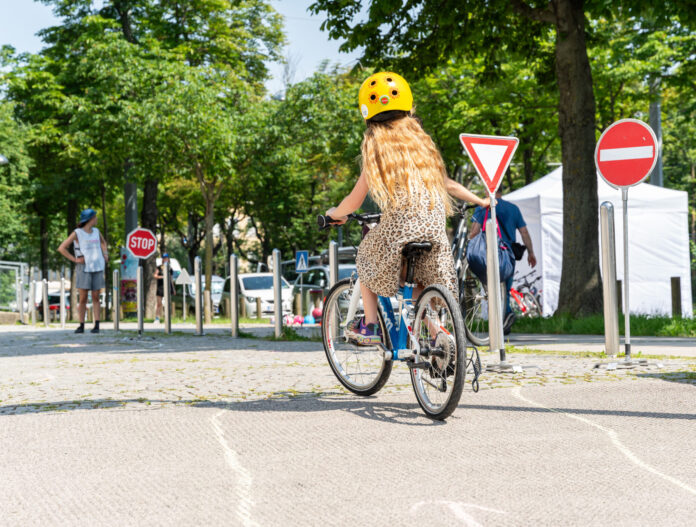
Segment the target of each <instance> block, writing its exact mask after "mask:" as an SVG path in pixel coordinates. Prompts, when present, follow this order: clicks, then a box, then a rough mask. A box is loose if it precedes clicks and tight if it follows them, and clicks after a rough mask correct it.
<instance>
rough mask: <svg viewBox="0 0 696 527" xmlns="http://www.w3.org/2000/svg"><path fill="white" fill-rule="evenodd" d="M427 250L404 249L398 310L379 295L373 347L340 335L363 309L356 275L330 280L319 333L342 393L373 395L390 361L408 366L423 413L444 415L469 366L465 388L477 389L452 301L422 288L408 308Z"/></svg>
mask: <svg viewBox="0 0 696 527" xmlns="http://www.w3.org/2000/svg"><path fill="white" fill-rule="evenodd" d="M380 217H381V215H380V214H379V213H375V214H363V215H360V214H350V215H349V216H348V219H349V221H356V222H357V223H358V224H360V225H362V226H365V225H370V224H376V223H378V222H379V219H380ZM317 223H318V225H319V228H320V229H327V228H329V227H331V226H332V224H335V220H334V219H333V218H331V217H329V216H322V215H319V216H318V217H317ZM431 249H432V244H431V243H430V242H412V243H407V244H406V245H405V246H404V248H403V251H402V254H403V255H404V258H405V259H406V281H405V285H404V286H403V287H402V288H400V290H399V293H398V294H397V296H396V298H397V300H398V308H397V313H396V314H395V312H394V309H392V305H391V299H390V298H387V297H383V296H380V297H378V303H377V305H378V310H377V313H378V322H379V324H380V327H381V330H382V335H383V337H382V338H383V342H382V343H381V344H380V345H379V346H374V347H366V346H357V345H355V344H353V343H351V342H350V340H349V339H348V338H347V337H346V335H345V328H346V324H347V323H348V322H349V321H351V320H352V319H353V318H354V317H355V316H359V315H361V314H362V312H363V309H362V301H361V296H360V278H359V277H355V276H351V277H350V278H346V279H344V280H341V281H339V282H337V283H336V284H334V286H333V287H332V288H331V289H330V290H329V293H328V294H327V295H326V298H325V300H324V308H323V313H324V314H323V320H322V326H321V332H322V341H323V343H324V351H325V353H326V358H327V360H328V362H329V365H330V366H331V369H332V370H333V372H334V374H335V375H336V377H337V378H338V380H339V381H340V383H341V384H342V385H343V386H345V387H346V388H347V389H348V390H350V391H351V392H353V393H354V394H356V395H361V396H367V395H372V394H374V393H377V392H378V391H379V390H380V389H382V387H384V385H385V384H386V382H387V380H388V379H389V375H390V374H391V371H392V367H393V365H394V363H395V362H396V361H401V362H404V363H405V364H406V365H407V366H408V368H409V374H410V378H411V384H412V385H413V390H414V392H415V395H416V399H417V400H418V404H419V405H420V407H421V408H422V409H423V411H424V412H425V414H426V415H427V416H428V417H430V418H432V419H437V420H443V419H446V418H447V417H448V416H450V415H451V414H452V412H453V411H454V410H455V408H456V407H457V405H458V404H459V399H460V397H461V394H462V390H463V387H464V382H465V374H466V369H467V366H468V365H469V364H473V367H474V375H475V378H474V381H473V382H472V385H473V386H474V389H475V390H478V375H479V372H480V361H479V360H478V357H476V360H475V361H474V360H473V355H472V358H471V359H470V361H469V362H467V357H466V355H467V354H466V333H465V330H464V321H463V319H462V315H461V313H460V311H459V305H458V303H457V301H456V300H455V299H454V297H453V295H452V293H451V292H450V291H449V290H448V289H447V288H446V287H444V286H442V285H431V286H428V287H426V288H425V290H424V291H423V293H421V295H420V297H419V298H418V300H417V301H416V302H415V305H414V301H413V298H412V295H413V289H414V287H415V284H414V283H413V273H414V269H415V264H416V262H417V261H418V258H419V257H420V256H421V255H422V254H423V253H425V252H429V251H430V250H431ZM433 333H434V334H435V335H434V337H433ZM474 383H475V384H474Z"/></svg>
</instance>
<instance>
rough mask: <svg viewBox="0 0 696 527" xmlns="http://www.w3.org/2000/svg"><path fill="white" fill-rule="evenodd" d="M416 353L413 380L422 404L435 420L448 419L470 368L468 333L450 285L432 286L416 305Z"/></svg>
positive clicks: (414, 324) (456, 403) (424, 409)
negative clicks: (467, 361)
mask: <svg viewBox="0 0 696 527" xmlns="http://www.w3.org/2000/svg"><path fill="white" fill-rule="evenodd" d="M413 334H414V336H416V338H417V339H418V344H419V346H420V349H421V350H422V351H423V352H426V351H427V354H426V353H423V355H422V356H421V355H419V354H416V355H415V362H414V364H413V365H412V367H411V383H412V384H413V390H414V392H415V393H416V399H418V404H420V407H421V408H422V409H423V411H424V412H425V413H426V415H427V416H428V417H430V418H432V419H438V420H441V419H446V418H447V417H449V416H450V415H451V414H452V412H454V409H455V408H456V407H457V405H458V404H459V399H460V397H461V396H462V390H463V388H464V376H465V370H466V335H465V330H464V321H463V319H462V314H461V312H460V311H459V305H458V304H457V302H456V300H455V299H454V297H453V296H452V293H450V292H449V290H448V289H447V288H445V287H444V286H441V285H431V286H429V287H427V288H426V289H425V291H423V293H422V294H421V296H420V298H419V299H418V303H417V305H416V317H415V320H414V322H413Z"/></svg>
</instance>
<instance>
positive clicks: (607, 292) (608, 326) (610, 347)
mask: <svg viewBox="0 0 696 527" xmlns="http://www.w3.org/2000/svg"><path fill="white" fill-rule="evenodd" d="M599 215H600V223H601V229H600V230H601V234H602V237H601V248H602V292H603V296H604V347H605V351H606V354H607V355H609V356H611V357H615V356H616V355H618V353H619V311H618V304H617V295H616V238H615V234H614V206H613V205H612V204H611V203H610V202H608V201H605V202H604V203H602V205H601V207H600V209H599Z"/></svg>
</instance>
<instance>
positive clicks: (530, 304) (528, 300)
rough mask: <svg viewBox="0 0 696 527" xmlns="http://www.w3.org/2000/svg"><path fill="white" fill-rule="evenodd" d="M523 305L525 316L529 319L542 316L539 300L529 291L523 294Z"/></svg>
mask: <svg viewBox="0 0 696 527" xmlns="http://www.w3.org/2000/svg"><path fill="white" fill-rule="evenodd" d="M524 303H525V304H526V305H527V311H528V314H527V316H529V317H540V316H541V314H542V310H541V304H540V303H539V300H538V299H537V298H536V297H535V296H534V295H533V294H532V293H530V292H529V291H525V293H524Z"/></svg>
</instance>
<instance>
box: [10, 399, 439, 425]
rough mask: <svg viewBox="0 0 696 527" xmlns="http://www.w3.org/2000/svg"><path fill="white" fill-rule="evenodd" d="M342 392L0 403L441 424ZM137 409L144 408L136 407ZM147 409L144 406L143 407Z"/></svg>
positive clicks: (27, 408) (413, 406)
mask: <svg viewBox="0 0 696 527" xmlns="http://www.w3.org/2000/svg"><path fill="white" fill-rule="evenodd" d="M345 397H346V396H345V395H344V394H341V393H338V392H336V393H329V392H324V394H323V395H317V394H316V393H315V392H293V393H290V392H276V393H274V394H272V396H271V398H270V399H261V400H255V401H239V402H231V401H210V400H206V399H194V400H164V399H147V398H144V397H143V398H138V399H85V400H79V401H78V400H75V401H54V402H44V403H27V404H20V405H7V406H0V419H2V417H3V416H6V415H23V414H35V413H46V412H60V413H64V412H72V411H76V410H99V409H116V408H122V409H124V410H126V408H125V405H127V404H136V403H140V404H145V405H154V406H153V407H152V409H153V410H157V409H160V408H162V407H161V406H160V405H162V404H165V405H172V406H174V407H182V406H184V407H193V408H213V409H221V410H230V411H233V412H300V413H312V412H330V411H335V410H340V411H345V412H349V413H352V414H355V415H357V416H360V417H363V418H365V419H371V420H376V421H383V422H388V423H397V424H407V425H412V426H433V425H440V424H443V421H431V420H429V419H426V418H425V416H424V414H423V412H422V411H421V409H420V407H419V406H418V403H416V402H413V403H393V402H382V401H378V400H377V398H376V397H369V398H361V399H346V398H345ZM138 410H139V411H142V410H143V408H141V407H139V408H138ZM145 411H146V410H145Z"/></svg>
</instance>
